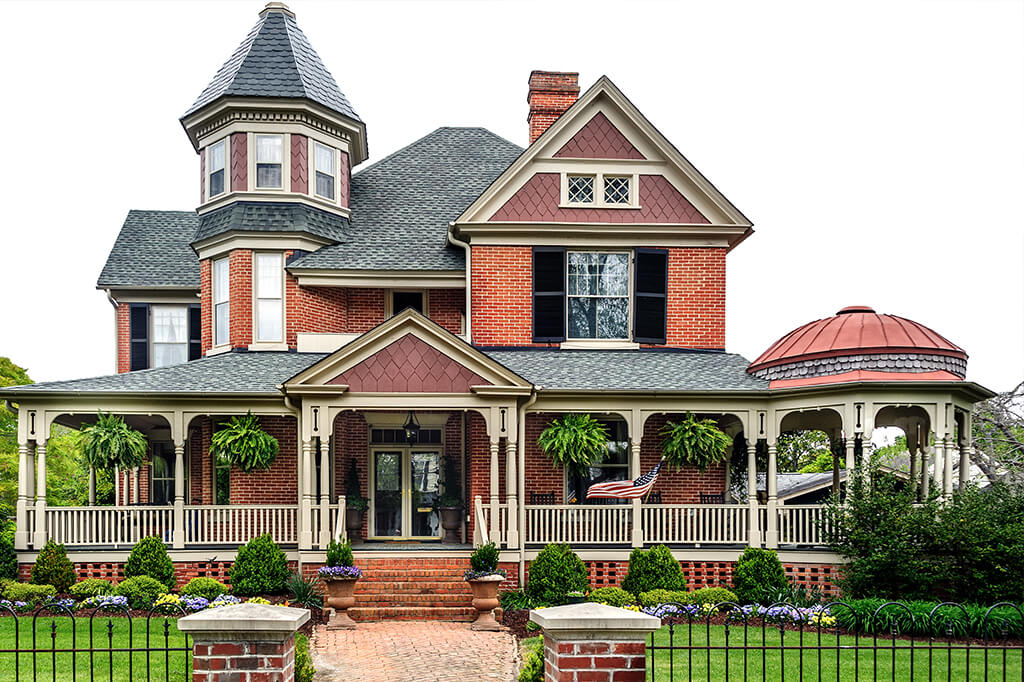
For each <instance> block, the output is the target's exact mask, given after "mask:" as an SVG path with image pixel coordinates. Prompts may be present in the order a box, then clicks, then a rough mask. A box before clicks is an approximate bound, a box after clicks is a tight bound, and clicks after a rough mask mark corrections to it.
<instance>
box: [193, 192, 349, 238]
mask: <svg viewBox="0 0 1024 682" xmlns="http://www.w3.org/2000/svg"><path fill="white" fill-rule="evenodd" d="M347 225H348V220H347V219H346V218H344V217H343V216H340V215H336V214H334V213H328V212H327V211H321V210H319V209H316V208H313V207H312V206H307V205H305V204H287V203H281V204H276V203H268V202H259V201H236V202H233V203H230V204H228V205H227V206H224V207H223V208H218V209H217V210H216V211H212V212H210V213H204V214H203V215H201V216H199V225H198V227H197V228H196V231H195V237H194V238H193V239H192V241H193V242H198V241H201V240H203V239H207V238H209V237H213V236H215V235H218V234H221V233H223V232H229V231H231V230H236V231H239V232H305V233H308V234H311V235H314V236H317V237H323V238H324V239H328V240H330V241H332V242H340V241H342V240H344V239H345V227H346V226H347Z"/></svg>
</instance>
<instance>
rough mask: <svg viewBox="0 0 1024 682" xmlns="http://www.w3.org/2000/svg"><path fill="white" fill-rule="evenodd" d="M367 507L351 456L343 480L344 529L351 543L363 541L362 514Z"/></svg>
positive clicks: (368, 505) (367, 503)
mask: <svg viewBox="0 0 1024 682" xmlns="http://www.w3.org/2000/svg"><path fill="white" fill-rule="evenodd" d="M369 507H370V502H369V500H367V499H366V498H365V497H363V495H362V491H361V490H360V488H359V472H358V471H357V470H356V460H355V459H354V458H353V459H352V460H351V461H350V462H349V467H348V480H347V481H346V482H345V530H346V531H347V535H348V537H349V540H350V541H351V542H353V543H356V544H359V543H360V542H362V541H363V537H362V535H363V515H364V514H365V513H366V510H367V509H368V508H369Z"/></svg>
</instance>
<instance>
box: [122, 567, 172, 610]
mask: <svg viewBox="0 0 1024 682" xmlns="http://www.w3.org/2000/svg"><path fill="white" fill-rule="evenodd" d="M114 594H116V595H119V596H122V597H126V598H127V599H128V606H130V607H132V608H133V609H148V608H150V607H152V606H153V604H155V603H156V600H157V599H159V598H160V595H163V594H167V587H165V586H164V584H163V583H162V582H160V581H159V580H157V579H156V578H151V577H150V576H148V575H137V576H135V577H134V578H127V579H126V580H122V581H121V582H119V583H118V584H117V587H115V588H114Z"/></svg>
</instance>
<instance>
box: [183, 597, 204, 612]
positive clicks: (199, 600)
mask: <svg viewBox="0 0 1024 682" xmlns="http://www.w3.org/2000/svg"><path fill="white" fill-rule="evenodd" d="M178 603H179V604H181V606H182V607H183V608H184V609H185V610H186V611H202V610H203V609H205V608H209V606H210V600H209V599H207V598H205V597H182V598H181V601H180V602H178Z"/></svg>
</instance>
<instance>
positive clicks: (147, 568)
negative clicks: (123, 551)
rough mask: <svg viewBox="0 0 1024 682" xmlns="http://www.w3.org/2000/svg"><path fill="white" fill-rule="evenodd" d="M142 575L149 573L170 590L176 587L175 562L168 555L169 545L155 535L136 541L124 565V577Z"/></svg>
mask: <svg viewBox="0 0 1024 682" xmlns="http://www.w3.org/2000/svg"><path fill="white" fill-rule="evenodd" d="M140 575H148V576H149V577H150V578H153V579H154V580H158V581H160V582H161V583H162V584H163V585H164V586H165V587H166V588H167V589H168V590H171V589H173V588H174V583H175V580H174V563H173V562H172V561H171V557H170V556H168V555H167V546H166V545H164V543H163V540H161V539H160V538H158V537H156V536H155V535H151V536H149V537H146V538H142V539H141V540H139V541H138V542H136V543H135V546H134V547H132V551H131V554H129V555H128V561H127V562H126V563H125V565H124V577H126V578H135V577H137V576H140Z"/></svg>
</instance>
